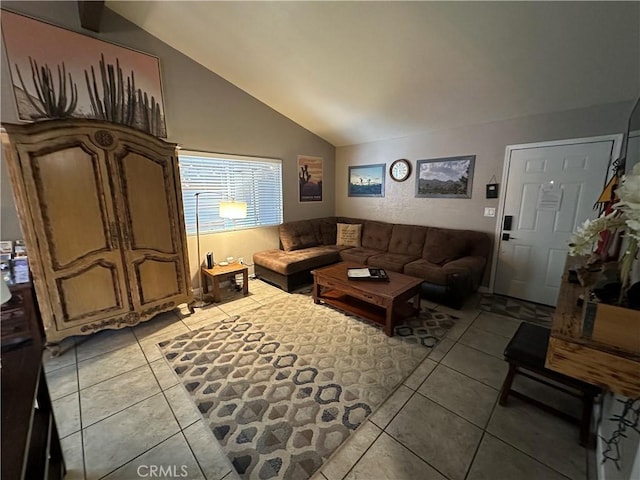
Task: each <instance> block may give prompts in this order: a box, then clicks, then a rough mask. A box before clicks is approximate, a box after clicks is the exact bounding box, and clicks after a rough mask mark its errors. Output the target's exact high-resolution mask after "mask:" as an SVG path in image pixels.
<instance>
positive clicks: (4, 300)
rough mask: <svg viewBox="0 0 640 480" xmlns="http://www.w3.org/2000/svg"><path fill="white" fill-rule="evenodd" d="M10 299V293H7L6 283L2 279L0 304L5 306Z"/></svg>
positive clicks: (0, 282) (0, 283)
mask: <svg viewBox="0 0 640 480" xmlns="http://www.w3.org/2000/svg"><path fill="white" fill-rule="evenodd" d="M9 299H11V292H10V291H9V287H7V282H5V281H4V278H2V279H0V304H5V303H7V302H8V301H9Z"/></svg>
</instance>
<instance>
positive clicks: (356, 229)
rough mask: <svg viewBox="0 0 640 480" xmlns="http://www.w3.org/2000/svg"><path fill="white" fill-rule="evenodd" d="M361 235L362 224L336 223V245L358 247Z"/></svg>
mask: <svg viewBox="0 0 640 480" xmlns="http://www.w3.org/2000/svg"><path fill="white" fill-rule="evenodd" d="M361 235H362V225H359V224H348V223H338V224H337V234H336V245H344V246H347V247H359V246H360V237H361Z"/></svg>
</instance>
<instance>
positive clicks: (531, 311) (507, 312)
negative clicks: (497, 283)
mask: <svg viewBox="0 0 640 480" xmlns="http://www.w3.org/2000/svg"><path fill="white" fill-rule="evenodd" d="M480 310H483V311H485V312H492V313H497V314H499V315H504V316H507V317H511V318H515V319H517V320H522V321H524V322H529V323H535V324H537V325H542V326H543V327H551V323H552V321H553V312H554V311H555V308H553V307H549V306H547V305H540V304H537V303H531V302H526V301H524V300H519V299H517V298H511V297H505V296H503V295H491V294H484V295H482V298H481V299H480Z"/></svg>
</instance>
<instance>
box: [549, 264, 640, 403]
mask: <svg viewBox="0 0 640 480" xmlns="http://www.w3.org/2000/svg"><path fill="white" fill-rule="evenodd" d="M581 261H583V259H581V258H578V257H568V259H567V267H566V271H565V274H564V276H563V278H562V286H561V287H560V294H559V296H558V304H557V306H556V311H555V314H554V317H553V325H552V327H551V338H550V339H549V347H548V349H547V360H546V367H547V368H549V369H551V370H555V371H557V372H560V373H563V374H565V375H569V376H570V377H573V378H578V379H580V380H584V381H585V382H589V383H591V384H594V385H598V386H601V387H603V388H605V389H607V390H609V391H611V392H613V393H617V394H620V395H624V396H627V397H630V398H637V397H640V354H639V353H636V352H632V351H629V350H626V349H623V348H619V347H616V346H614V345H609V344H605V343H601V342H597V341H594V340H592V339H589V338H585V337H584V336H583V335H582V318H583V309H582V307H579V306H578V298H579V297H580V295H584V296H585V297H586V292H585V288H584V287H582V286H580V285H578V284H573V283H569V281H568V271H569V269H571V268H573V267H574V266H576V265H579V264H580V262H581ZM632 312H634V313H635V311H632ZM637 314H638V315H637V316H638V323H637V327H632V328H633V331H630V332H628V335H637V334H638V332H640V311H638V312H637ZM605 328H606V327H605Z"/></svg>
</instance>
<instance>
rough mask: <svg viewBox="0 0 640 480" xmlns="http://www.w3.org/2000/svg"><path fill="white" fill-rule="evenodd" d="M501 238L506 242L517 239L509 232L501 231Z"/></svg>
mask: <svg viewBox="0 0 640 480" xmlns="http://www.w3.org/2000/svg"><path fill="white" fill-rule="evenodd" d="M502 240H504V241H505V242H508V241H509V240H517V238H516V237H512V236H511V234H510V233H503V234H502Z"/></svg>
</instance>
